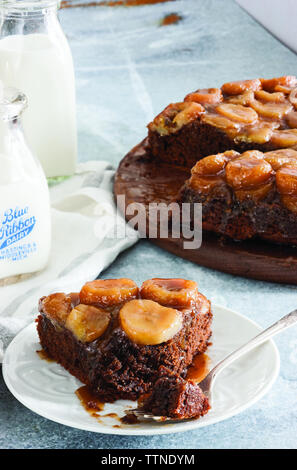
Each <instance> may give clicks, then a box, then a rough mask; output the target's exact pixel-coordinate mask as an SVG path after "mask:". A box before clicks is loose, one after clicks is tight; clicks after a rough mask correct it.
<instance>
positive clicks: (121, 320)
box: [37, 279, 212, 401]
mask: <svg viewBox="0 0 297 470" xmlns="http://www.w3.org/2000/svg"><path fill="white" fill-rule="evenodd" d="M39 311H40V314H39V316H38V318H37V330H38V334H39V338H40V343H41V345H42V348H43V349H44V350H45V352H46V353H47V354H48V355H49V356H50V357H52V358H53V359H54V360H56V361H57V362H58V363H60V364H61V365H62V366H63V367H65V368H66V369H67V370H68V371H69V372H70V373H71V374H73V375H74V376H75V377H77V378H78V379H79V380H80V381H81V382H83V383H84V384H86V385H88V387H89V388H90V390H91V391H92V392H93V393H95V394H96V395H97V396H99V397H100V398H102V399H103V400H104V401H114V400H116V399H120V398H122V399H132V400H135V399H138V398H139V397H140V395H142V394H144V393H147V392H149V391H150V390H151V388H152V385H153V384H154V383H155V382H156V381H157V380H158V378H159V377H160V376H161V370H162V368H164V367H165V368H166V369H167V370H168V371H169V372H170V373H171V374H172V373H173V374H175V375H177V376H180V377H185V375H186V373H187V369H188V367H189V366H190V364H191V362H192V359H193V356H194V355H196V354H199V353H203V352H204V351H205V350H206V349H207V347H208V344H209V338H210V336H211V320H212V313H211V309H210V302H209V301H208V300H207V299H206V298H205V297H204V296H203V295H202V294H201V293H200V292H199V291H198V288H197V284H196V283H195V282H193V281H188V280H184V279H151V280H148V281H145V282H144V283H143V284H142V286H141V288H140V289H138V287H137V285H136V284H135V283H134V282H133V281H132V280H130V279H107V280H96V281H93V282H88V283H86V284H85V285H84V286H83V288H82V289H81V291H80V293H79V294H64V293H57V294H51V295H49V296H47V297H43V298H41V299H40V304H39Z"/></svg>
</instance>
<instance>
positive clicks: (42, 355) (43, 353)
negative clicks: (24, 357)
mask: <svg viewBox="0 0 297 470" xmlns="http://www.w3.org/2000/svg"><path fill="white" fill-rule="evenodd" d="M36 353H37V354H38V356H39V357H40V359H42V360H43V361H47V362H55V360H54V359H53V358H52V357H51V356H50V355H49V354H48V353H47V352H46V351H45V350H44V349H40V351H36Z"/></svg>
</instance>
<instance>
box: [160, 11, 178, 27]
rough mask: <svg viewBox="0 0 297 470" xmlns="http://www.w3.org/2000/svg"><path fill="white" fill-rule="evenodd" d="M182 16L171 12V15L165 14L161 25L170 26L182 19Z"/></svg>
mask: <svg viewBox="0 0 297 470" xmlns="http://www.w3.org/2000/svg"><path fill="white" fill-rule="evenodd" d="M182 18H183V17H182V16H180V15H178V14H177V13H170V14H169V15H166V16H164V18H163V19H162V21H161V23H160V26H170V25H171V24H177V23H179V22H180V21H181V20H182Z"/></svg>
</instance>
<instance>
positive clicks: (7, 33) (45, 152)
mask: <svg viewBox="0 0 297 470" xmlns="http://www.w3.org/2000/svg"><path fill="white" fill-rule="evenodd" d="M0 16H1V18H0V20H2V21H0V24H1V23H2V25H1V29H0V80H1V81H2V82H3V84H4V85H5V86H8V87H10V86H13V87H16V88H17V89H19V90H21V91H22V92H24V93H25V94H26V96H27V97H28V100H29V103H30V106H29V109H28V110H27V111H26V113H25V115H24V119H23V125H24V131H25V136H26V139H27V141H28V144H29V147H30V148H31V149H32V151H33V153H34V154H35V155H36V156H37V157H38V159H39V160H40V162H41V164H42V167H43V169H44V171H45V173H46V176H47V177H55V176H63V175H70V174H73V173H74V170H75V164H76V157H77V137H76V113H75V83H74V69H73V62H72V56H71V52H70V48H69V45H68V42H67V39H66V37H65V35H64V33H63V31H62V29H61V26H60V23H59V21H58V17H57V0H39V1H36V0H31V1H21V2H20V1H9V2H8V1H4V2H3V6H2V7H1V13H0ZM0 138H1V135H0Z"/></svg>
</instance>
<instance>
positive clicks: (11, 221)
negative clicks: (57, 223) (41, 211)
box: [0, 206, 36, 261]
mask: <svg viewBox="0 0 297 470" xmlns="http://www.w3.org/2000/svg"><path fill="white" fill-rule="evenodd" d="M35 224H36V218H35V216H34V215H33V216H32V215H30V209H29V206H25V207H15V208H9V209H6V210H5V211H4V214H3V216H2V217H1V219H0V260H10V261H19V260H22V259H25V258H27V257H28V256H29V254H30V253H32V252H34V251H36V243H28V242H27V240H24V239H26V237H28V235H30V233H31V232H32V230H33V229H34V227H35ZM23 240H24V242H25V243H23ZM18 242H21V244H19V243H18Z"/></svg>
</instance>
